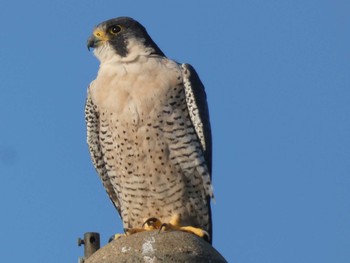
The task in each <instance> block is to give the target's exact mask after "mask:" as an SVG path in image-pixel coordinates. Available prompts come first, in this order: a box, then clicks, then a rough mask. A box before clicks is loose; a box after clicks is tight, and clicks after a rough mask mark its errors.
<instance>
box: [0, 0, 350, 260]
mask: <svg viewBox="0 0 350 263" xmlns="http://www.w3.org/2000/svg"><path fill="white" fill-rule="evenodd" d="M349 11H350V4H349V2H348V1H345V0H343V1H342V0H336V1H323V0H318V1H316V0H315V1H314V0H310V1H301V0H295V1H277V0H274V1H273V0H267V1H258V0H248V1H216V2H213V1H211V2H209V1H208V2H203V3H200V4H198V2H197V3H196V2H195V1H192V2H190V1H172V2H170V1H169V2H165V1H128V2H125V1H117V0H114V1H89V0H84V1H81V0H79V1H67V0H60V1H23V0H22V1H15V0H14V1H3V2H2V3H1V4H0V22H1V48H0V62H1V63H0V91H1V96H0V101H1V103H0V112H1V113H2V114H1V116H2V118H1V129H0V178H1V184H0V200H1V201H0V207H1V210H2V211H1V216H0V223H1V224H0V228H1V233H2V238H1V239H0V247H1V258H2V261H4V262H5V261H6V262H23V261H24V260H26V262H35V263H37V262H52V263H56V262H57V263H61V262H76V260H77V258H78V256H80V255H82V254H83V249H82V248H78V247H77V246H76V238H77V237H79V236H82V235H83V233H84V232H88V231H97V232H100V233H101V235H102V243H103V244H105V242H106V240H107V239H108V237H109V236H110V235H111V234H113V233H116V232H120V231H121V230H122V225H121V221H120V219H119V217H118V215H117V213H116V211H115V210H114V208H113V206H112V204H111V203H110V201H109V200H108V198H107V195H106V194H105V191H104V189H103V187H102V184H101V183H100V181H99V179H98V177H97V175H96V172H95V170H94V168H93V166H92V164H91V161H90V156H89V153H88V149H87V145H86V134H85V123H84V114H83V107H84V102H85V97H86V88H87V86H88V84H89V82H90V81H91V80H93V79H94V78H95V76H96V72H97V67H98V62H97V60H96V59H95V58H94V57H93V54H92V53H91V52H88V51H87V48H86V40H87V38H88V36H89V35H90V33H91V30H92V28H93V26H94V25H96V24H98V23H100V22H101V21H104V20H106V19H109V18H113V17H117V16H125V15H127V16H131V17H133V18H135V19H137V20H139V21H140V22H141V23H142V24H144V25H145V27H146V28H147V29H148V32H149V33H150V35H151V36H152V38H153V39H154V40H155V42H156V43H157V44H158V45H159V46H160V48H161V49H162V50H163V51H164V52H165V54H167V56H168V57H170V58H173V59H176V60H177V61H179V62H188V63H191V64H192V65H193V66H194V67H195V68H196V70H197V71H198V73H199V75H200V77H201V79H202V81H203V82H204V84H205V86H206V91H207V95H208V102H209V107H210V114H211V122H212V130H213V136H214V138H213V140H214V170H213V181H214V190H215V196H216V204H215V205H213V218H214V246H215V247H216V249H217V250H218V251H220V252H221V253H222V255H223V256H224V257H225V258H226V259H227V260H228V261H229V262H240V263H250V262H252V263H253V262H260V263H264V262H266V263H274V262H276V263H279V262H284V263H289V262H290V263H292V262H293V263H294V262H318V263H321V262H325V263H326V262H337V263H342V262H348V260H349V258H350V249H349V245H350V239H349V237H350V191H349V187H350V49H349V47H350V32H349V31H350V30H349V28H350V19H349V15H348V14H349Z"/></svg>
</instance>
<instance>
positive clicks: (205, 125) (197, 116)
mask: <svg viewBox="0 0 350 263" xmlns="http://www.w3.org/2000/svg"><path fill="white" fill-rule="evenodd" d="M181 66H182V71H183V81H184V86H185V94H186V103H187V108H188V111H189V114H190V118H191V121H192V123H193V126H194V127H195V130H196V133H197V136H198V138H199V139H200V142H201V145H202V149H203V152H204V159H205V162H206V165H207V168H208V170H209V176H210V179H211V173H212V137H211V126H210V119H209V110H208V103H207V95H206V93H205V90H204V85H203V83H202V81H201V80H200V78H199V76H198V74H197V72H196V71H195V69H194V68H193V67H192V66H191V65H189V64H182V65H181ZM210 199H211V197H210V196H207V206H208V213H209V235H210V243H211V240H213V224H212V215H211V204H210Z"/></svg>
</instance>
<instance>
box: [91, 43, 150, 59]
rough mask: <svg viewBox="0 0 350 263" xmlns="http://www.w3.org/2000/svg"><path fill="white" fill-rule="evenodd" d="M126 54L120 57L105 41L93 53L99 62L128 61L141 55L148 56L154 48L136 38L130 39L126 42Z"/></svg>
mask: <svg viewBox="0 0 350 263" xmlns="http://www.w3.org/2000/svg"><path fill="white" fill-rule="evenodd" d="M126 49H127V53H128V54H127V56H125V57H122V56H120V55H119V54H117V52H116V51H115V50H114V49H113V47H112V46H111V45H110V44H109V43H108V42H105V43H104V44H103V45H101V46H99V47H97V48H95V49H94V54H95V56H96V57H97V58H98V60H99V61H100V62H101V64H105V63H108V64H109V63H116V62H117V63H118V62H119V63H123V62H124V63H128V62H133V61H136V60H138V59H139V57H141V56H149V55H150V54H151V53H152V52H153V51H154V50H153V49H152V48H147V47H145V46H144V44H143V43H142V42H140V41H137V40H136V39H130V40H129V41H128V44H127V47H126Z"/></svg>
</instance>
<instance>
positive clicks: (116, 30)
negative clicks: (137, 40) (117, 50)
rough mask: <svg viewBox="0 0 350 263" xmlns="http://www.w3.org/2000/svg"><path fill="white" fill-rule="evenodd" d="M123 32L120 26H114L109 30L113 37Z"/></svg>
mask: <svg viewBox="0 0 350 263" xmlns="http://www.w3.org/2000/svg"><path fill="white" fill-rule="evenodd" d="M121 30H122V28H121V27H120V26H118V25H116V26H112V27H111V28H110V29H109V32H110V33H111V34H113V35H116V34H118V33H119V32H120V31H121Z"/></svg>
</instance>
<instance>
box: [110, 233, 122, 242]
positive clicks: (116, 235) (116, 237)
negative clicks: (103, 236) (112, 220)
mask: <svg viewBox="0 0 350 263" xmlns="http://www.w3.org/2000/svg"><path fill="white" fill-rule="evenodd" d="M125 236H126V234H115V235H113V236H111V237H110V238H109V239H108V243H110V242H112V241H113V240H117V239H119V238H122V237H125Z"/></svg>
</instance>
